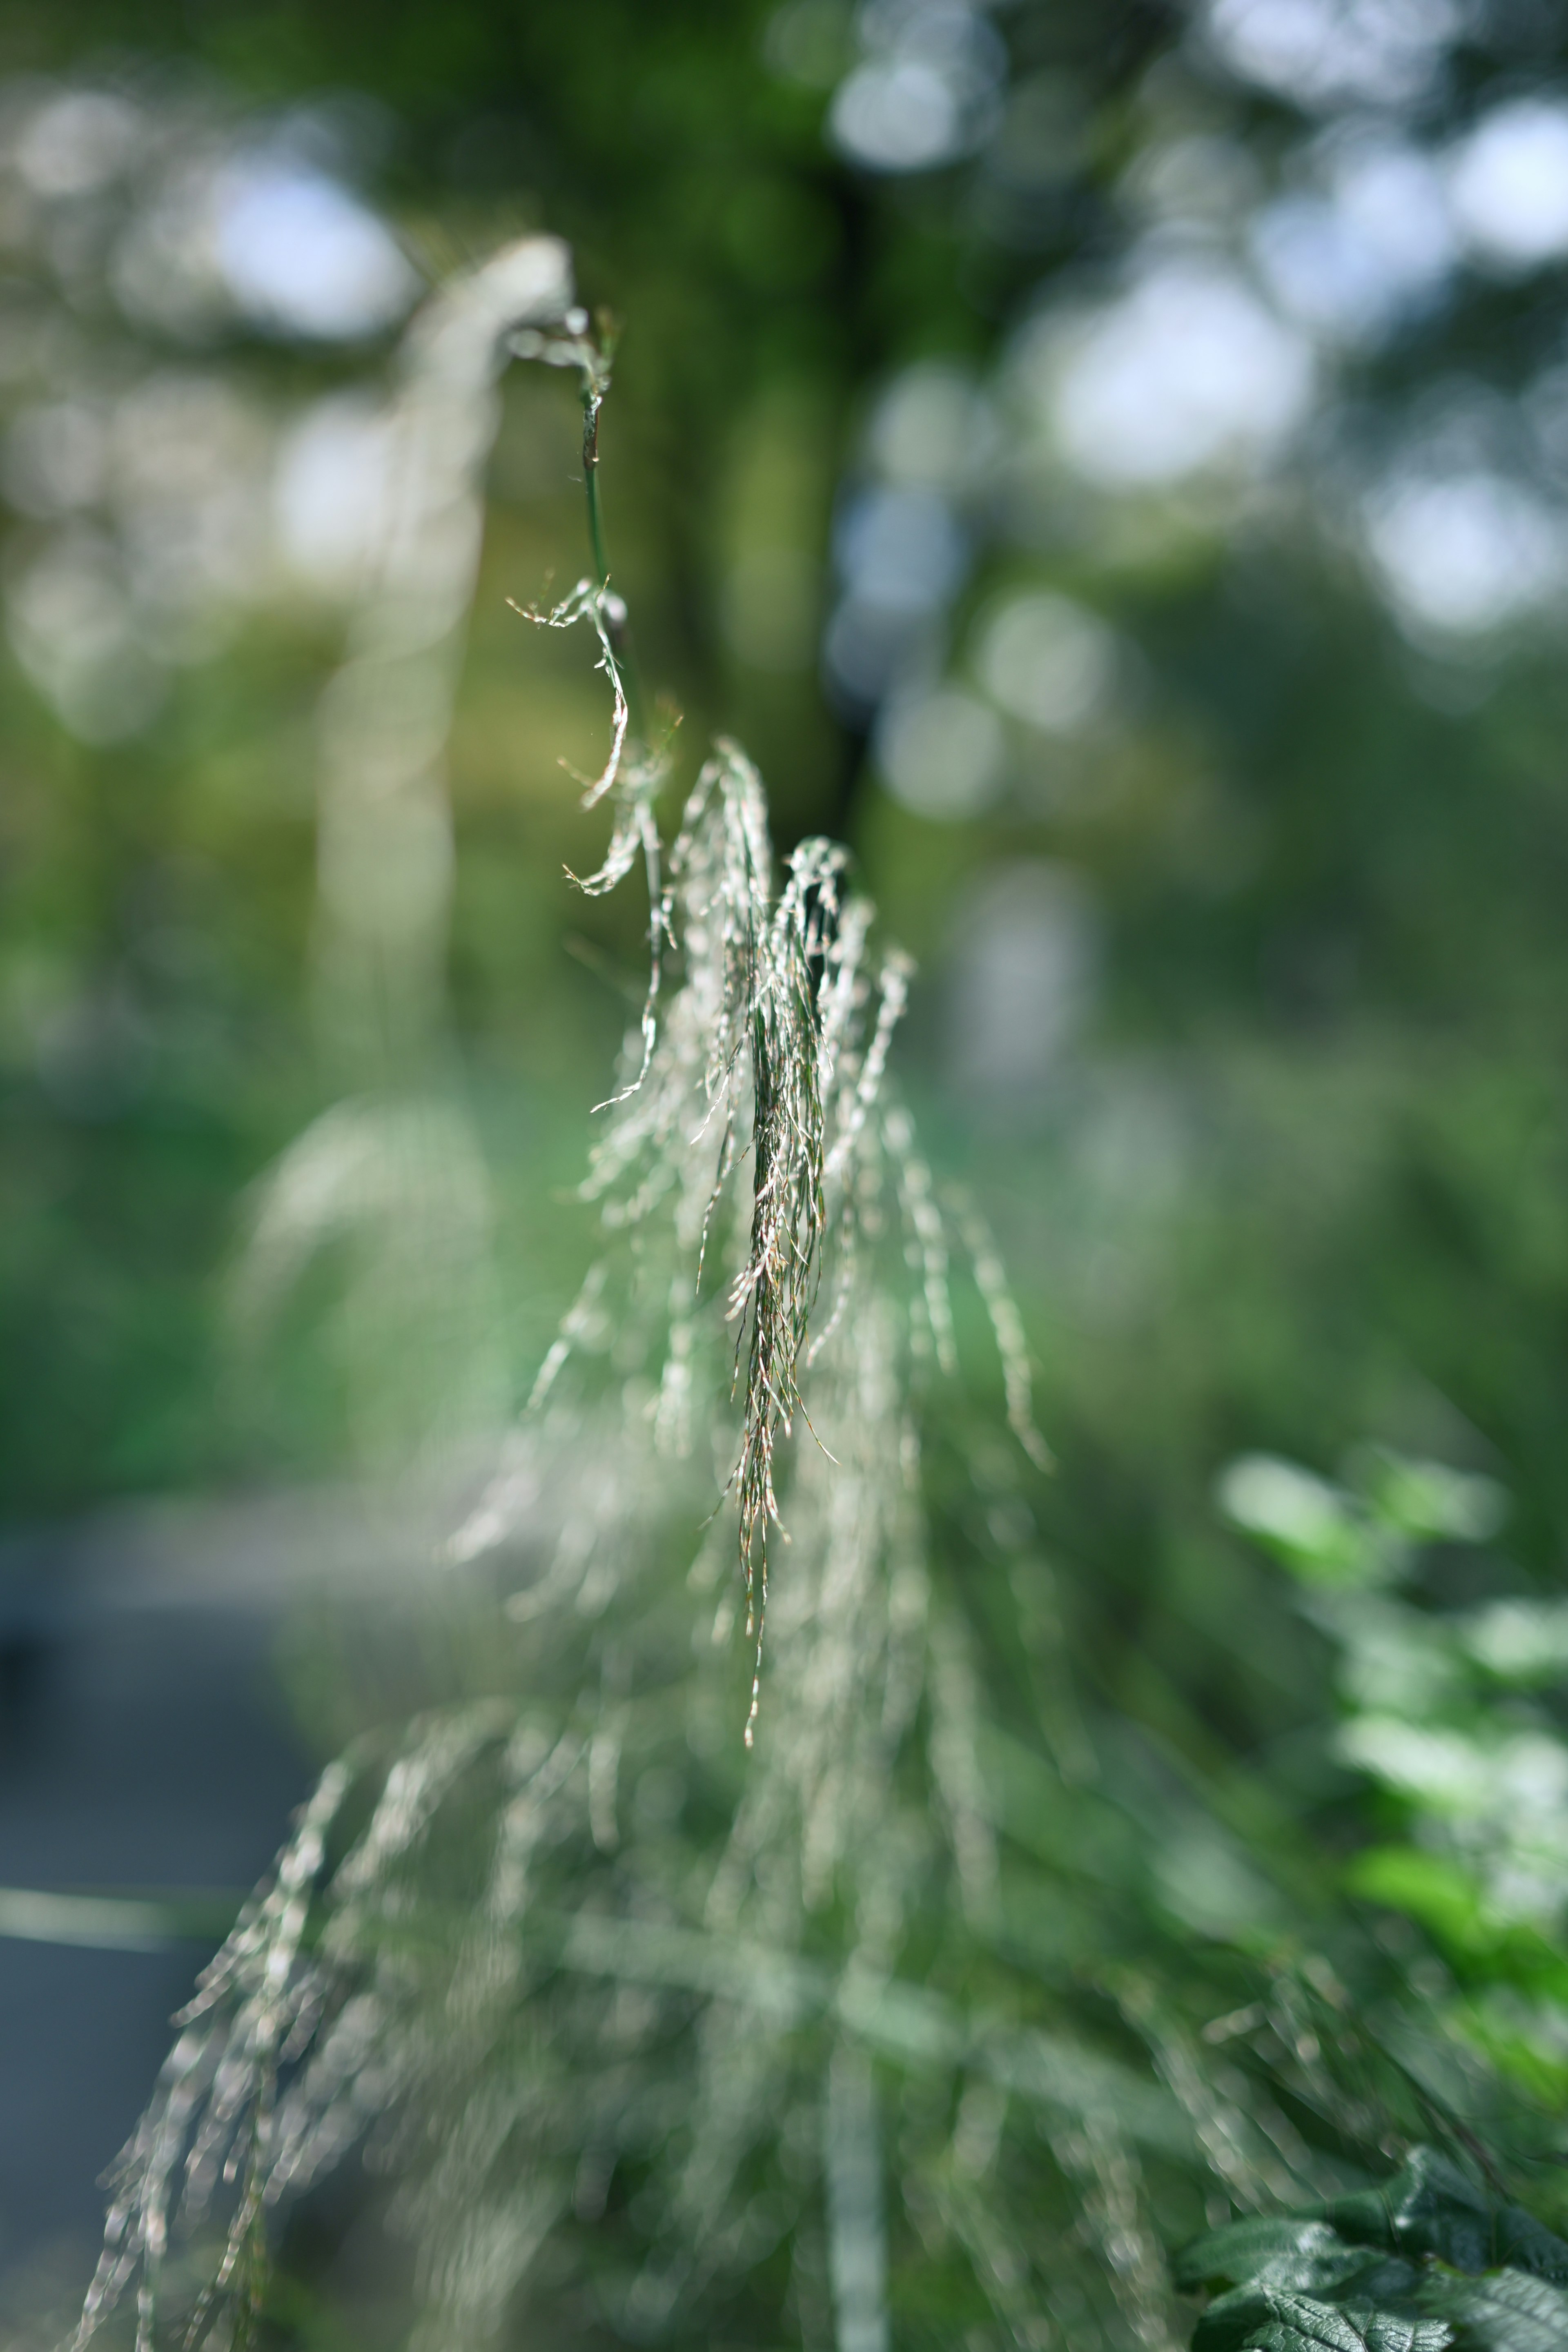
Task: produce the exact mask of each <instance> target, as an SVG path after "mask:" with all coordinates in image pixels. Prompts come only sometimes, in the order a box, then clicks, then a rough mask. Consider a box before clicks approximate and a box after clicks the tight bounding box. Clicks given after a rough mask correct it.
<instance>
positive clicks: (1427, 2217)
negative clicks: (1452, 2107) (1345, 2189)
mask: <svg viewBox="0 0 1568 2352" xmlns="http://www.w3.org/2000/svg"><path fill="white" fill-rule="evenodd" d="M1322 2218H1323V2219H1324V2220H1325V2221H1330V2222H1331V2223H1332V2224H1333V2227H1334V2228H1335V2229H1336V2230H1337V2231H1339V2233H1340V2235H1341V2237H1342V2238H1348V2239H1350V2240H1351V2241H1352V2243H1356V2244H1360V2245H1370V2246H1387V2247H1388V2248H1389V2249H1390V2251H1391V2252H1396V2253H1402V2254H1435V2255H1436V2258H1437V2259H1438V2261H1439V2262H1445V2263H1451V2264H1452V2266H1453V2267H1454V2269H1455V2270H1459V2271H1482V2270H1486V2269H1488V2268H1489V2267H1490V2265H1491V2264H1492V2263H1495V2262H1496V2261H1497V2259H1498V2247H1497V2237H1496V2228H1495V2223H1496V2212H1495V2209H1494V2208H1493V2206H1492V2204H1491V2201H1490V2200H1489V2198H1488V2197H1487V2196H1486V2195H1485V2193H1484V2192H1483V2191H1482V2190H1481V2189H1478V2188H1476V2187H1475V2185H1474V2183H1473V2182H1471V2181H1469V2180H1468V2179H1466V2177H1465V2175H1464V2174H1463V2173H1462V2172H1461V2171H1460V2170H1459V2168H1458V2166H1457V2165H1455V2164H1450V2163H1449V2161H1448V2159H1447V2158H1446V2157H1442V2156H1439V2155H1438V2154H1437V2152H1436V2149H1435V2148H1429V2147H1415V2148H1412V2149H1411V2151H1410V2155H1409V2158H1408V2159H1407V2161H1406V2163H1405V2166H1404V2168H1403V2169H1402V2170H1401V2171H1399V2172H1396V2173H1395V2174H1394V2178H1393V2179H1392V2180H1385V2181H1384V2182H1383V2183H1382V2184H1381V2185H1380V2186H1379V2187H1378V2188H1376V2189H1356V2190H1354V2191H1352V2194H1351V2195H1350V2196H1348V2197H1336V2198H1334V2199H1333V2200H1331V2202H1330V2203H1329V2204H1327V2205H1325V2206H1324V2207H1323V2208H1322Z"/></svg>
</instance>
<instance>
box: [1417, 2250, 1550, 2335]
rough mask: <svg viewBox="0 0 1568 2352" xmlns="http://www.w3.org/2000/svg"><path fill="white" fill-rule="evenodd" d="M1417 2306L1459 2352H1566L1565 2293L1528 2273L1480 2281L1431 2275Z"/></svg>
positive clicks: (1515, 2272) (1501, 2273)
mask: <svg viewBox="0 0 1568 2352" xmlns="http://www.w3.org/2000/svg"><path fill="white" fill-rule="evenodd" d="M1421 2301H1422V2304H1423V2305H1424V2307H1425V2308H1426V2311H1427V2312H1428V2313H1429V2314H1431V2315H1432V2316H1433V2317H1435V2318H1439V2319H1442V2320H1446V2321H1447V2323H1448V2325H1449V2326H1451V2327H1452V2329H1453V2331H1454V2335H1455V2338H1456V2340H1457V2342H1458V2345H1459V2347H1461V2352H1568V2294H1563V2292H1562V2290H1561V2289H1560V2288H1558V2287H1555V2286H1553V2285H1552V2284H1551V2282H1550V2281H1549V2280H1547V2279H1543V2278H1538V2277H1535V2276H1532V2275H1531V2273H1530V2272H1528V2271H1518V2270H1504V2271H1492V2272H1489V2273H1488V2274H1487V2276H1486V2277H1484V2278H1456V2277H1454V2276H1453V2275H1452V2274H1451V2273H1449V2274H1447V2275H1445V2274H1444V2273H1442V2272H1440V2271H1434V2272H1433V2273H1430V2274H1429V2276H1428V2277H1427V2279H1426V2281H1425V2283H1424V2284H1423V2286H1422V2290H1421Z"/></svg>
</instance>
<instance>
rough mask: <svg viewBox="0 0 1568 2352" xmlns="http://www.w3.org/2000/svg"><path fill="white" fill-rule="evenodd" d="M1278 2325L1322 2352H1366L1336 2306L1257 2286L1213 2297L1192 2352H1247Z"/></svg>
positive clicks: (1355, 2330) (1360, 2338)
mask: <svg viewBox="0 0 1568 2352" xmlns="http://www.w3.org/2000/svg"><path fill="white" fill-rule="evenodd" d="M1276 2322H1278V2323H1279V2324H1280V2325H1282V2326H1286V2327H1289V2328H1291V2329H1294V2330H1295V2331H1296V2332H1297V2333H1298V2334H1299V2335H1301V2336H1305V2337H1306V2338H1308V2340H1309V2341H1310V2342H1311V2343H1312V2344H1314V2345H1317V2346H1319V2347H1322V2352H1365V2340H1364V2338H1363V2336H1362V2334H1361V2332H1360V2330H1359V2329H1358V2328H1357V2327H1356V2326H1354V2325H1353V2323H1352V2321H1351V2319H1350V2318H1349V2317H1348V2316H1347V2315H1346V2314H1345V2313H1344V2312H1342V2311H1341V2310H1339V2309H1337V2308H1336V2306H1335V2305H1332V2304H1331V2303H1326V2302H1323V2301H1321V2300H1320V2299H1319V2298H1318V2297H1317V2296H1315V2295H1309V2294H1294V2293H1292V2292H1291V2290H1290V2289H1289V2288H1288V2287H1282V2286H1264V2285H1257V2284H1254V2285H1251V2286H1242V2287H1236V2288H1233V2289H1232V2291H1231V2293H1230V2294H1222V2295H1218V2296H1216V2297H1215V2301H1214V2302H1213V2303H1211V2304H1210V2305H1209V2307H1208V2309H1207V2310H1206V2311H1205V2314H1204V2315H1203V2317H1202V2318H1201V2319H1200V2320H1199V2322H1198V2324H1197V2327H1196V2329H1195V2330H1194V2336H1193V2352H1244V2347H1246V2346H1247V2345H1248V2344H1250V2343H1254V2342H1256V2340H1257V2339H1258V2335H1259V2332H1260V2331H1261V2330H1262V2329H1264V2328H1266V2327H1268V2326H1270V2325H1271V2324H1273V2323H1276Z"/></svg>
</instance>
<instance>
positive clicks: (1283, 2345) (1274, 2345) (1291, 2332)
mask: <svg viewBox="0 0 1568 2352" xmlns="http://www.w3.org/2000/svg"><path fill="white" fill-rule="evenodd" d="M1355 2341H1356V2345H1357V2347H1359V2352H1366V2347H1364V2345H1363V2344H1362V2340H1361V2337H1360V2336H1357V2337H1356V2339H1355ZM1246 2352H1321V2337H1318V2336H1307V2335H1304V2334H1303V2333H1302V2331H1301V2329H1300V2328H1299V2327H1292V2326H1289V2322H1288V2321H1285V2320H1282V2319H1270V2320H1266V2321H1265V2323H1264V2325H1263V2326H1261V2327H1260V2328H1259V2329H1258V2333H1257V2335H1256V2336H1248V2337H1247V2347H1246Z"/></svg>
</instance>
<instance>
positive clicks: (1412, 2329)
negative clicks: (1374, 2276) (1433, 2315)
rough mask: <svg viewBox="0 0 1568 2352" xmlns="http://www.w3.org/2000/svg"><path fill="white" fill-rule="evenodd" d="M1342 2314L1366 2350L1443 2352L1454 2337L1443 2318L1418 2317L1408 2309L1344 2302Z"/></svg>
mask: <svg viewBox="0 0 1568 2352" xmlns="http://www.w3.org/2000/svg"><path fill="white" fill-rule="evenodd" d="M1345 2316H1346V2317H1347V2318H1348V2319H1350V2320H1351V2321H1352V2322H1353V2324H1354V2325H1355V2326H1356V2327H1357V2328H1358V2329H1359V2330H1360V2332H1361V2334H1362V2336H1363V2337H1364V2338H1365V2340H1366V2347H1367V2352H1444V2347H1445V2346H1446V2345H1447V2344H1448V2343H1450V2342H1451V2341H1452V2339H1453V2333H1454V2331H1453V2329H1452V2328H1451V2327H1450V2326H1448V2325H1447V2322H1446V2321H1445V2320H1441V2319H1418V2318H1415V2317H1414V2316H1413V2315H1411V2314H1410V2313H1408V2312H1402V2311H1386V2310H1383V2309H1374V2308H1372V2307H1369V2306H1368V2305H1362V2304H1354V2303H1352V2304H1347V2305H1346V2306H1345Z"/></svg>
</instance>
